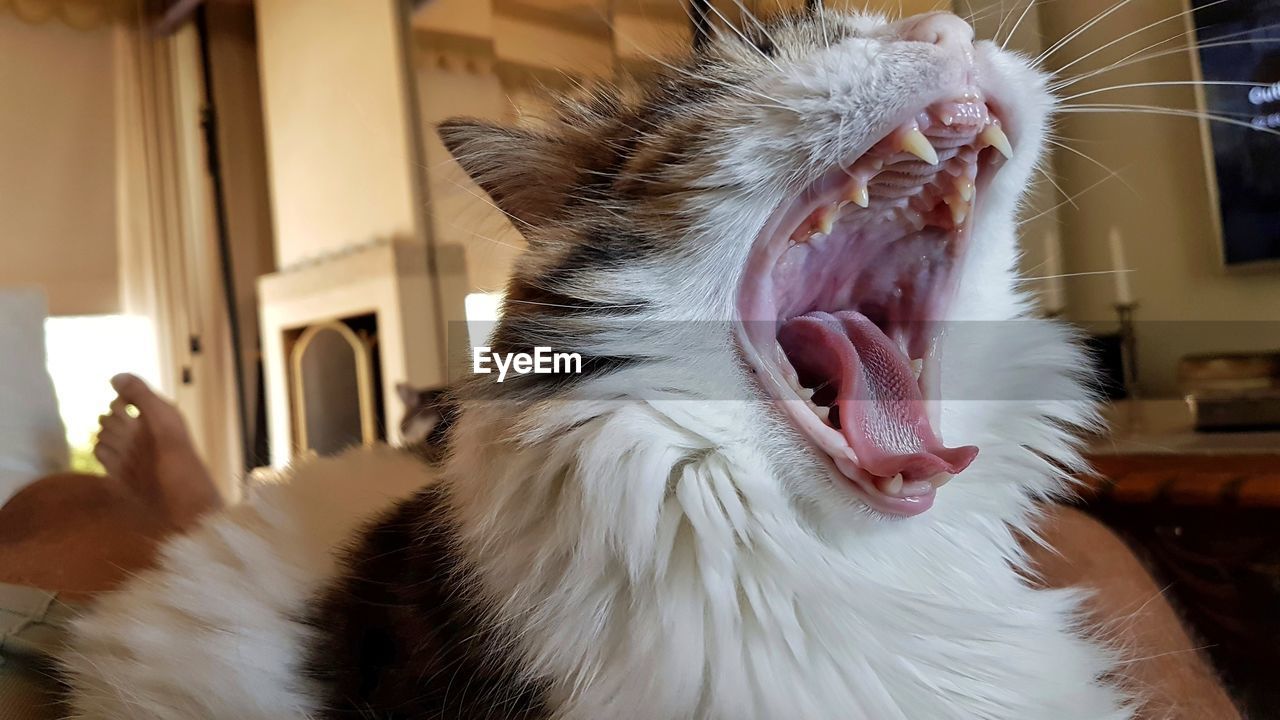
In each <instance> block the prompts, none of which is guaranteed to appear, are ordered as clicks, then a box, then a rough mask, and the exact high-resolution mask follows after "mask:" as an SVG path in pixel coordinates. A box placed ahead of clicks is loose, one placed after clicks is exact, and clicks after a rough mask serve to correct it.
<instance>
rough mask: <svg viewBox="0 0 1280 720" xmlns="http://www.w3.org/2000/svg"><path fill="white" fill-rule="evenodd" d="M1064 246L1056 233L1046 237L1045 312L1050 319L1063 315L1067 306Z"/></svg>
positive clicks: (1048, 234) (1047, 234)
mask: <svg viewBox="0 0 1280 720" xmlns="http://www.w3.org/2000/svg"><path fill="white" fill-rule="evenodd" d="M1061 252H1062V245H1061V243H1060V242H1059V241H1058V234H1057V233H1056V232H1050V233H1045V236H1044V274H1045V287H1044V290H1045V293H1044V310H1045V314H1046V315H1048V316H1049V317H1056V316H1058V315H1060V314H1062V311H1063V310H1064V309H1065V308H1066V306H1067V297H1066V288H1065V287H1064V286H1063V284H1062V256H1061Z"/></svg>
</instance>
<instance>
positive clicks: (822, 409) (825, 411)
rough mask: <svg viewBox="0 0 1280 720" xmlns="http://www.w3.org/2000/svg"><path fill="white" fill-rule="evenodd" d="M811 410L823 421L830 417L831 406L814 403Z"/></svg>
mask: <svg viewBox="0 0 1280 720" xmlns="http://www.w3.org/2000/svg"><path fill="white" fill-rule="evenodd" d="M813 411H814V412H815V413H817V415H818V417H819V418H821V419H822V421H823V422H827V421H828V420H830V419H831V408H829V407H826V406H823V405H815V406H813Z"/></svg>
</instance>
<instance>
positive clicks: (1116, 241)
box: [1107, 226, 1133, 305]
mask: <svg viewBox="0 0 1280 720" xmlns="http://www.w3.org/2000/svg"><path fill="white" fill-rule="evenodd" d="M1107 240H1108V242H1109V243H1110V245H1111V268H1112V270H1114V271H1115V273H1114V275H1113V277H1114V278H1115V283H1116V304H1117V305H1133V288H1131V287H1130V286H1129V263H1128V262H1126V261H1125V257H1124V240H1123V239H1122V238H1121V237H1120V228H1118V227H1115V226H1112V227H1111V230H1110V231H1109V232H1108V233H1107Z"/></svg>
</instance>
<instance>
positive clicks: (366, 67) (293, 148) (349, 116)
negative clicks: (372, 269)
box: [257, 0, 422, 268]
mask: <svg viewBox="0 0 1280 720" xmlns="http://www.w3.org/2000/svg"><path fill="white" fill-rule="evenodd" d="M400 6H401V3H400V2H398V1H397V0H360V2H353V1H352V0H259V1H258V3H257V14H258V38H259V59H260V67H261V77H262V92H263V103H264V106H265V108H264V112H265V119H266V134H267V148H268V161H269V165H270V172H271V195H272V208H273V211H274V215H275V237H276V261H277V264H278V265H279V266H280V267H282V268H284V267H288V266H290V265H294V264H296V263H299V262H302V261H305V260H308V259H311V258H315V257H317V256H321V255H324V254H327V253H332V252H334V251H337V250H339V249H341V248H343V247H345V246H348V245H351V244H356V243H362V242H367V241H369V240H372V239H374V238H379V237H390V238H397V239H403V240H405V241H408V242H420V238H421V237H422V235H421V233H420V232H419V231H418V224H419V210H420V209H419V207H418V202H419V201H418V199H417V197H418V196H417V191H416V190H415V187H414V178H413V173H414V172H415V168H414V164H413V160H412V158H413V157H414V153H413V151H412V149H413V145H412V142H413V141H412V140H411V136H410V122H411V121H410V106H409V100H408V94H407V88H408V86H407V81H406V68H405V62H404V53H403V47H402V39H401V29H400V26H401V18H400V15H399V14H400Z"/></svg>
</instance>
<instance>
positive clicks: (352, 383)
mask: <svg viewBox="0 0 1280 720" xmlns="http://www.w3.org/2000/svg"><path fill="white" fill-rule="evenodd" d="M284 346H285V351H286V353H287V355H288V358H289V363H288V366H289V388H290V412H291V414H292V420H293V422H292V423H291V424H292V426H293V429H294V433H293V434H294V437H293V441H294V445H295V448H296V449H297V452H298V453H300V454H301V455H302V456H306V455H311V454H314V455H322V456H327V455H336V454H338V453H340V452H342V451H343V450H346V449H347V448H350V447H352V446H355V445H373V444H374V443H377V442H382V441H385V440H386V439H387V434H386V427H385V426H384V424H383V423H382V422H381V419H382V417H383V406H382V397H383V393H382V372H381V362H380V358H379V355H378V353H379V349H378V317H377V315H376V314H374V313H368V314H364V315H357V316H353V317H348V318H341V319H338V320H328V321H325V322H318V323H313V324H311V325H307V326H305V327H301V328H294V329H291V330H287V331H285V338H284Z"/></svg>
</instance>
